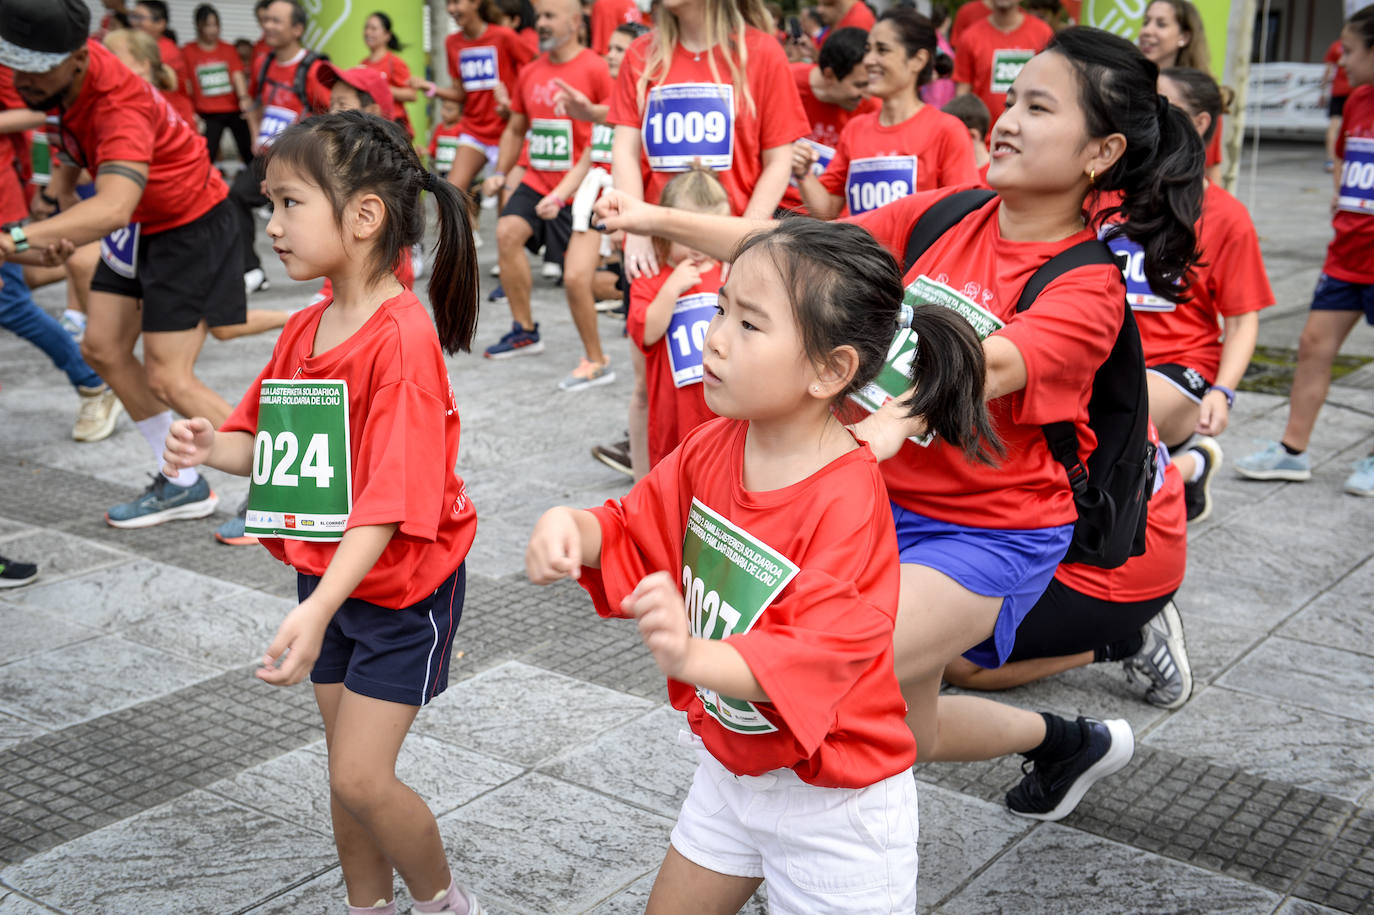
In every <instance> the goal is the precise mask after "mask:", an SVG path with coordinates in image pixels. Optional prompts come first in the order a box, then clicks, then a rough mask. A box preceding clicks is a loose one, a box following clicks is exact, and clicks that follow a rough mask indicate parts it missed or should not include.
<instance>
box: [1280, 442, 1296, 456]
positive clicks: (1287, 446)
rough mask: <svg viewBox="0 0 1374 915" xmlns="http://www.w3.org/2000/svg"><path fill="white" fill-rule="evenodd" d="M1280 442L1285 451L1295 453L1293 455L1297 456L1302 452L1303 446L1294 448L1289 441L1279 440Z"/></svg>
mask: <svg viewBox="0 0 1374 915" xmlns="http://www.w3.org/2000/svg"><path fill="white" fill-rule="evenodd" d="M1279 444H1280V445H1282V446H1283V450H1284V451H1287V452H1288V453H1289V454H1291V455H1293V457H1297V456H1298V455H1300V454H1302V449H1301V448H1294V447H1293V446H1292V445H1290V444H1288V443H1287V442H1279Z"/></svg>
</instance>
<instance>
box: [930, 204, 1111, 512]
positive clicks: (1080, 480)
mask: <svg viewBox="0 0 1374 915" xmlns="http://www.w3.org/2000/svg"><path fill="white" fill-rule="evenodd" d="M932 209H933V208H932ZM1094 264H1111V265H1112V266H1116V258H1114V257H1113V256H1112V249H1111V248H1108V247H1107V245H1106V244H1105V243H1104V242H1101V241H1098V240H1097V239H1089V240H1087V241H1081V242H1079V243H1078V244H1076V245H1074V246H1073V247H1072V248H1065V249H1064V250H1063V251H1060V252H1059V253H1058V254H1056V255H1055V256H1054V257H1052V258H1050V259H1049V260H1047V261H1045V263H1043V264H1041V265H1040V269H1038V270H1036V271H1035V273H1033V274H1031V278H1030V279H1029V280H1027V281H1026V286H1025V288H1024V289H1022V290H1021V297H1020V298H1019V299H1017V300H1016V311H1017V312H1018V313H1020V312H1023V311H1025V310H1026V309H1027V308H1030V307H1031V304H1032V303H1033V302H1034V301H1035V300H1036V299H1037V298H1038V297H1039V296H1040V293H1042V292H1044V291H1045V287H1047V286H1049V284H1050V283H1052V282H1054V281H1055V280H1057V279H1059V277H1061V276H1063V275H1064V274H1066V273H1068V272H1069V271H1070V270H1077V269H1078V268H1079V267H1088V266H1092V265H1094ZM1042 428H1043V429H1044V430H1045V443H1046V444H1047V445H1049V448H1050V454H1052V455H1054V459H1055V460H1056V461H1058V462H1059V463H1060V464H1063V465H1064V471H1065V472H1066V473H1067V474H1068V475H1069V486H1071V487H1072V488H1073V494H1074V497H1075V498H1077V497H1079V496H1082V495H1083V493H1084V492H1086V491H1087V488H1088V471H1087V468H1085V467H1084V466H1083V462H1082V461H1080V460H1079V459H1078V430H1077V429H1076V428H1075V427H1074V424H1073V423H1072V422H1057V423H1046V424H1045V425H1044V426H1043V427H1042Z"/></svg>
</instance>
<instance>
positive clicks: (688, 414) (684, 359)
mask: <svg viewBox="0 0 1374 915" xmlns="http://www.w3.org/2000/svg"><path fill="white" fill-rule="evenodd" d="M659 204H660V205H661V206H665V207H673V208H676V209H680V210H687V211H689V212H692V213H716V214H719V215H722V216H723V215H727V214H729V212H730V198H729V196H727V195H726V193H725V188H724V186H722V185H721V183H720V181H719V179H717V178H716V176H715V175H714V174H713V173H712V172H711V171H709V170H708V169H704V168H694V169H692V170H691V171H686V172H683V173H682V174H680V175H678V176H677V177H676V178H674V179H673V180H672V181H669V182H668V184H667V185H666V186H665V187H664V188H663V196H662V197H661V198H659ZM654 249H655V251H654V253H655V254H657V255H658V258H659V261H660V262H661V263H663V264H664V265H666V266H667V267H668V270H660V271H659V272H658V275H657V276H650V277H646V278H645V279H644V280H643V281H642V282H639V283H635V284H634V285H633V286H632V287H631V288H630V314H629V317H628V319H627V320H626V325H625V326H626V333H627V334H628V336H629V337H630V339H631V340H632V341H633V342H634V344H635V346H637V347H639V349H640V351H641V352H642V353H643V354H644V366H645V371H644V375H645V379H644V380H645V388H646V391H647V394H648V399H649V466H650V467H652V466H654V465H655V464H657V463H658V462H659V461H661V460H663V459H664V458H665V457H667V456H668V453H669V452H671V451H672V450H673V449H674V448H676V447H677V446H678V444H679V443H680V442H681V441H682V440H683V439H684V438H686V437H687V433H689V432H691V431H692V430H693V429H695V428H696V427H697V426H699V425H701V424H702V423H704V422H706V421H707V420H709V419H713V418H714V417H715V414H714V413H712V412H711V410H710V408H709V407H707V406H706V399H705V396H704V395H703V394H702V377H703V368H702V346H703V343H704V341H705V329H706V325H707V324H709V323H710V321H711V318H712V317H713V316H714V315H715V313H716V290H718V289H719V288H720V283H721V272H720V265H719V264H717V263H716V262H715V261H713V260H711V259H710V258H709V257H707V256H706V255H704V254H702V253H701V252H700V251H696V250H693V249H692V248H689V247H687V246H686V245H684V244H680V243H678V242H670V241H668V240H667V239H665V238H655V239H654ZM670 270H671V272H669V271H670Z"/></svg>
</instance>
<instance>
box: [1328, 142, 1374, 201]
mask: <svg viewBox="0 0 1374 915" xmlns="http://www.w3.org/2000/svg"><path fill="white" fill-rule="evenodd" d="M1336 205H1337V206H1338V207H1340V208H1341V209H1342V210H1345V211H1346V212H1347V213H1363V214H1364V215H1366V216H1369V215H1374V138H1370V137H1349V138H1347V139H1346V141H1345V159H1344V160H1342V162H1341V191H1340V195H1339V198H1338V199H1337V201H1336Z"/></svg>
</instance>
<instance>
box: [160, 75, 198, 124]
mask: <svg viewBox="0 0 1374 915" xmlns="http://www.w3.org/2000/svg"><path fill="white" fill-rule="evenodd" d="M153 91H154V92H156V93H157V94H158V95H160V96H162V98H163V100H164V101H166V102H167V105H168V107H170V108H171V109H172V110H173V111H175V112H176V113H177V117H179V118H181V119H182V120H183V121H185V122H186V123H187V124H189V125H190V126H191V129H192V130H195V129H196V110H195V109H194V108H192V107H191V97H190V96H189V95H186V94H185V93H182V92H163V91H162V90H161V89H158V88H157V87H156V86H155V87H153Z"/></svg>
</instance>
